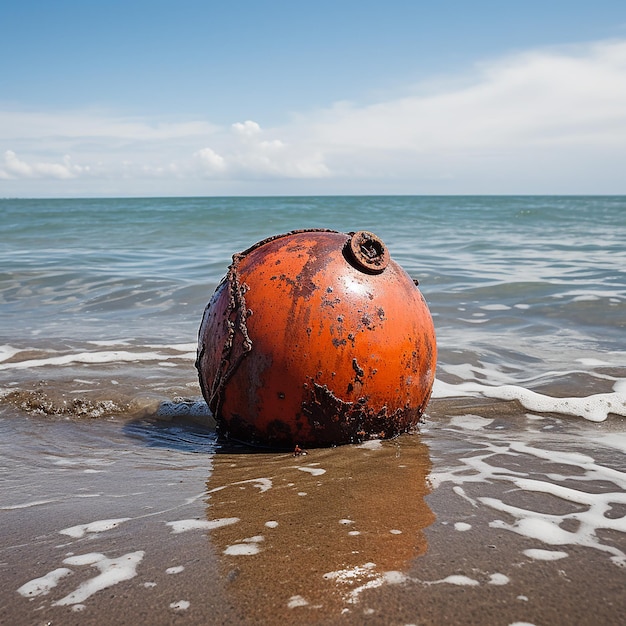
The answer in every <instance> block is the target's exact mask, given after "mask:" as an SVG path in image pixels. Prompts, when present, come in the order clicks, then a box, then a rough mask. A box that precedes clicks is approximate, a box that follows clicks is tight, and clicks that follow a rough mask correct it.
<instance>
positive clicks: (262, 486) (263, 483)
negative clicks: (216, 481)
mask: <svg viewBox="0 0 626 626" xmlns="http://www.w3.org/2000/svg"><path fill="white" fill-rule="evenodd" d="M248 483H250V484H252V486H253V487H256V488H257V489H259V491H260V492H261V493H264V492H266V491H268V490H269V489H271V488H272V479H271V478H250V479H249V480H240V481H237V482H236V483H231V484H232V485H246V484H248ZM219 489H223V487H220V488H219ZM209 493H211V491H209Z"/></svg>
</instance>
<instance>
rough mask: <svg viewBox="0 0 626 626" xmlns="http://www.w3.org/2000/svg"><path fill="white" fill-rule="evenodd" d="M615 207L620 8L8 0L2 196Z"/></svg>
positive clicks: (530, 3)
mask: <svg viewBox="0 0 626 626" xmlns="http://www.w3.org/2000/svg"><path fill="white" fill-rule="evenodd" d="M333 194H353V195H360V194H363V195H365V194H416V195H421V194H437V195H439V194H441V195H448V194H452V195H456V194H626V2H624V0H596V1H595V2H589V1H588V0H585V1H584V2H582V1H578V0H554V1H552V0H543V1H539V0H524V1H523V2H522V1H521V0H520V1H514V0H512V1H511V2H503V1H502V0H498V1H488V0H474V1H473V2H460V1H452V0H440V1H439V2H437V3H433V2H424V1H421V0H406V1H400V0H387V1H383V0H380V1H378V2H373V1H370V0H359V1H356V0H316V2H306V3H305V2H303V3H299V2H295V1H294V0H290V1H283V0H265V1H262V0H258V1H252V0H238V1H237V2H233V3H224V2H221V3H218V2H213V1H212V0H204V1H197V0H176V1H175V0H150V1H148V0H125V1H123V2H122V1H117V0H108V1H107V2H100V1H98V2H96V1H95V0H80V1H77V0H56V1H55V2H50V1H49V0H39V1H34V0H20V2H16V1H13V2H10V3H9V2H7V3H5V5H4V6H3V9H2V12H1V18H0V197H101V196H103V197H118V196H131V197H132V196H222V195H244V196H245V195H333Z"/></svg>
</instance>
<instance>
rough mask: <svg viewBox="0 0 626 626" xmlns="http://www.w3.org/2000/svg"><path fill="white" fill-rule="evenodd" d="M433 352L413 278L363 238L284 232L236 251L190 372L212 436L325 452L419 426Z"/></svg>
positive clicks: (372, 238) (377, 243)
mask: <svg viewBox="0 0 626 626" xmlns="http://www.w3.org/2000/svg"><path fill="white" fill-rule="evenodd" d="M436 359H437V347H436V340H435V331H434V326H433V322H432V318H431V315H430V312H429V310H428V306H427V305H426V302H425V301H424V298H423V297H422V295H421V293H420V291H419V289H418V287H417V285H416V283H415V282H414V281H413V280H412V279H411V278H410V277H409V276H408V274H407V273H406V272H405V271H404V270H403V269H402V268H401V267H400V266H399V265H398V264H397V263H396V262H395V261H393V259H391V258H390V256H389V251H388V250H387V247H386V246H385V245H384V243H383V242H382V241H381V240H380V239H379V238H378V237H377V236H376V235H374V234H372V233H370V232H367V231H360V232H357V233H348V234H345V233H340V232H336V231H331V230H305V231H293V232H291V233H286V234H284V235H277V236H274V237H270V238H268V239H265V240H263V241H261V242H259V243H257V244H255V245H254V246H252V247H251V248H248V249H247V250H245V251H244V252H241V253H239V254H235V255H234V256H233V263H232V264H231V265H230V267H229V269H228V273H227V274H226V276H225V277H224V279H223V280H222V282H221V283H220V284H219V285H218V287H217V289H216V290H215V293H214V294H213V297H212V298H211V300H210V302H209V304H208V305H207V307H206V309H205V311H204V316H203V319H202V323H201V326H200V331H199V337H198V356H197V360H196V367H197V369H198V373H199V379H200V386H201V389H202V393H203V396H204V398H205V400H206V401H207V404H208V405H209V408H210V409H211V411H212V412H213V414H214V416H215V418H216V420H217V423H218V426H219V429H220V432H221V433H222V434H224V435H226V436H229V437H231V438H233V439H236V440H239V441H243V442H246V443H249V444H253V445H262V446H270V447H281V448H282V447H291V446H294V445H296V444H298V445H301V446H325V445H336V444H343V443H353V442H359V441H363V440H366V439H370V438H388V437H393V436H395V435H397V434H399V433H402V432H406V431H409V430H411V429H413V428H415V427H416V425H417V423H418V421H419V419H420V417H421V415H422V414H423V412H424V409H425V407H426V404H427V402H428V400H429V398H430V394H431V391H432V385H433V382H434V376H435V365H436Z"/></svg>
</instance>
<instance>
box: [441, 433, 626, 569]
mask: <svg viewBox="0 0 626 626" xmlns="http://www.w3.org/2000/svg"><path fill="white" fill-rule="evenodd" d="M477 445H479V446H482V447H483V450H482V451H481V452H480V453H478V454H475V455H472V456H467V457H464V458H461V459H459V461H460V466H459V467H458V468H456V469H453V470H450V471H442V472H433V474H432V475H431V477H430V480H431V484H433V485H440V484H442V483H444V482H452V483H454V484H455V486H454V487H453V491H454V493H456V494H457V495H458V496H460V497H461V498H463V499H465V500H467V501H468V502H470V503H471V504H472V505H473V506H477V507H478V506H481V505H483V506H487V507H489V508H490V509H492V510H494V511H498V512H502V513H506V514H507V515H509V516H511V518H512V519H513V520H514V521H513V522H509V521H505V520H502V519H495V520H493V521H491V522H490V524H489V525H490V526H491V527H492V528H497V529H504V530H508V531H511V532H514V533H517V534H520V535H523V536H525V537H528V538H530V539H535V540H539V541H541V542H543V543H544V544H547V545H550V546H565V545H580V546H586V547H589V548H593V549H595V550H598V551H601V552H604V553H607V554H609V555H610V558H611V560H612V561H613V562H614V563H615V564H616V565H620V566H626V554H625V553H624V552H623V551H622V550H621V549H620V547H618V545H619V544H613V543H610V541H609V540H607V539H604V538H603V536H604V535H603V533H602V531H603V530H609V531H616V532H621V533H626V515H624V514H623V513H622V514H621V515H619V514H618V515H616V513H617V512H619V511H620V510H621V508H623V507H624V505H626V474H625V473H623V472H620V471H619V470H616V469H613V468H610V467H605V466H603V465H601V464H599V463H596V462H595V460H594V459H593V458H592V457H591V456H589V455H586V454H581V453H579V452H564V451H558V450H546V449H543V448H538V447H534V446H529V445H528V444H525V443H522V442H512V443H509V444H507V443H505V442H502V441H498V442H492V441H489V440H487V441H485V440H483V441H481V442H480V443H479V444H477ZM506 455H510V456H512V457H514V459H515V462H516V466H518V467H519V466H521V467H523V455H528V456H532V457H535V458H538V459H542V460H545V461H547V462H549V463H559V464H561V465H563V466H571V468H572V469H571V472H568V471H567V470H561V471H560V472H559V476H558V478H559V480H563V481H565V480H571V481H575V483H574V484H576V485H577V488H573V487H570V486H567V487H566V486H563V485H559V484H554V483H552V482H548V481H547V480H538V479H534V478H533V479H531V478H528V477H527V476H526V475H525V474H524V473H523V472H518V471H514V470H510V469H507V468H506V467H503V466H502V460H501V459H502V458H503V457H504V456H506ZM491 457H499V459H500V460H499V461H497V462H496V463H495V464H493V465H492V464H491ZM581 474H582V475H581ZM503 481H504V482H507V483H509V484H511V485H512V486H514V487H516V488H517V489H520V490H522V491H526V492H534V493H538V494H540V495H543V496H545V497H546V498H558V499H560V500H562V501H566V502H570V503H572V504H574V505H576V507H575V508H574V507H572V509H573V510H570V512H566V513H561V514H556V513H544V512H543V510H541V509H540V510H534V508H530V507H528V508H524V507H522V506H514V505H511V504H508V503H507V502H504V501H503V500H501V499H500V498H496V497H484V496H483V497H480V496H479V497H473V496H472V494H471V484H472V483H478V484H482V483H486V482H487V483H488V482H503ZM600 481H603V482H604V483H605V484H607V483H613V484H614V485H615V489H614V490H612V491H607V489H606V488H605V489H603V491H602V492H601V493H594V492H590V491H586V490H584V486H585V483H588V482H600ZM609 513H611V514H612V515H611V517H608V516H607V515H608V514H609ZM568 520H572V521H573V522H575V526H574V529H573V530H568V529H567V528H568V525H567V524H566V522H567V521H568ZM564 526H565V527H564ZM569 527H571V525H569ZM531 554H538V553H531Z"/></svg>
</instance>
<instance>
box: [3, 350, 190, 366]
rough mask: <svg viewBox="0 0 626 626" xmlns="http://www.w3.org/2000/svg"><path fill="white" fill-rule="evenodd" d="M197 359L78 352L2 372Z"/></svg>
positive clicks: (12, 363) (19, 363) (153, 354)
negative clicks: (48, 366)
mask: <svg viewBox="0 0 626 626" xmlns="http://www.w3.org/2000/svg"><path fill="white" fill-rule="evenodd" d="M195 358H196V354H195V352H193V353H191V352H190V353H187V354H176V355H169V354H164V353H160V352H129V351H127V350H105V351H103V352H78V353H76V354H64V355H61V356H51V357H48V358H45V359H28V360H26V361H16V362H11V363H0V370H9V369H13V370H21V369H30V368H34V367H45V366H47V365H70V364H72V363H87V364H92V365H93V364H99V363H126V362H131V363H132V362H138V361H167V360H169V359H183V360H185V361H192V360H193V359H195Z"/></svg>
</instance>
